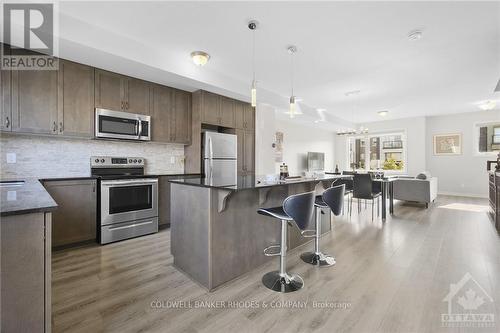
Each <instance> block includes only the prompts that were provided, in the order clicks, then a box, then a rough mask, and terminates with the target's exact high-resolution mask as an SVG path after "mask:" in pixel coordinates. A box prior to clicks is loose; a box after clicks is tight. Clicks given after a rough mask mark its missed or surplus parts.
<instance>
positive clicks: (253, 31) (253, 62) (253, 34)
mask: <svg viewBox="0 0 500 333" xmlns="http://www.w3.org/2000/svg"><path fill="white" fill-rule="evenodd" d="M252 39H253V47H252V66H253V81H254V83H255V29H253V30H252Z"/></svg>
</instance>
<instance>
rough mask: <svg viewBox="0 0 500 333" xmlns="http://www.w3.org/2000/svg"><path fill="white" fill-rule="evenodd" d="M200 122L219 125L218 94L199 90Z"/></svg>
mask: <svg viewBox="0 0 500 333" xmlns="http://www.w3.org/2000/svg"><path fill="white" fill-rule="evenodd" d="M201 122H202V123H204V124H210V125H220V96H219V95H216V94H212V93H209V92H208V91H202V92H201Z"/></svg>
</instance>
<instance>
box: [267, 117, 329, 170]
mask: <svg viewBox="0 0 500 333" xmlns="http://www.w3.org/2000/svg"><path fill="white" fill-rule="evenodd" d="M276 131H280V132H283V162H285V163H286V164H287V165H288V172H289V173H290V175H291V176H293V175H301V174H302V173H303V172H304V171H306V170H307V152H309V151H311V152H322V153H325V170H326V171H333V170H334V169H335V164H334V160H335V159H334V151H335V133H334V132H333V131H328V130H324V129H320V128H317V127H314V125H301V124H297V123H294V122H290V121H287V120H283V119H279V120H278V121H277V122H276ZM275 172H279V163H276V169H275Z"/></svg>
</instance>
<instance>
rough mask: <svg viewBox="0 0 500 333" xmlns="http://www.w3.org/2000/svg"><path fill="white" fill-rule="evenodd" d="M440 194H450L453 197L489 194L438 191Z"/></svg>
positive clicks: (479, 196) (482, 196)
mask: <svg viewBox="0 0 500 333" xmlns="http://www.w3.org/2000/svg"><path fill="white" fill-rule="evenodd" d="M438 195H450V196H453V197H468V198H485V199H487V198H488V196H487V195H484V194H474V193H458V192H438Z"/></svg>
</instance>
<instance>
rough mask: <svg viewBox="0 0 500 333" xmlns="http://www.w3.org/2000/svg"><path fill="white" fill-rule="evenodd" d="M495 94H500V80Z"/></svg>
mask: <svg viewBox="0 0 500 333" xmlns="http://www.w3.org/2000/svg"><path fill="white" fill-rule="evenodd" d="M495 92H500V80H498V83H497V87H496V88H495Z"/></svg>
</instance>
